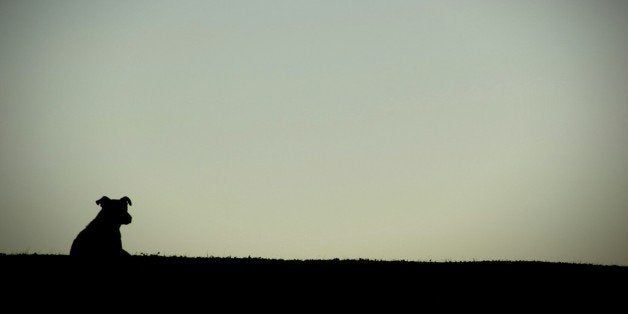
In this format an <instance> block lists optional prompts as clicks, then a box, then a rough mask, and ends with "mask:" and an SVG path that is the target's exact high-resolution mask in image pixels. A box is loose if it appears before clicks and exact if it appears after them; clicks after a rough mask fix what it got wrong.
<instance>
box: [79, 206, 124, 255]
mask: <svg viewBox="0 0 628 314" xmlns="http://www.w3.org/2000/svg"><path fill="white" fill-rule="evenodd" d="M96 204H97V205H100V207H102V208H101V210H100V212H98V215H96V218H94V220H92V221H91V222H90V223H89V224H88V225H87V226H86V227H85V229H83V230H82V231H81V232H79V234H78V235H77V236H76V238H75V239H74V241H73V242H72V247H71V249H70V255H72V256H89V257H116V256H128V255H129V253H127V252H126V251H125V250H123V249H122V235H121V234H120V226H121V225H128V224H130V223H131V220H132V217H131V215H129V213H128V206H129V205H131V199H130V198H128V197H127V196H124V197H122V198H121V199H119V200H112V199H110V198H108V197H107V196H103V197H102V198H100V199H99V200H97V201H96Z"/></svg>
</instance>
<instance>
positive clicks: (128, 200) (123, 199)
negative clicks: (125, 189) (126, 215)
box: [120, 196, 132, 206]
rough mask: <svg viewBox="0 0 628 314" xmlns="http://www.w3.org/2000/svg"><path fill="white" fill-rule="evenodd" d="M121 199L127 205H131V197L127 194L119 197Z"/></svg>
mask: <svg viewBox="0 0 628 314" xmlns="http://www.w3.org/2000/svg"><path fill="white" fill-rule="evenodd" d="M120 200H121V201H125V202H127V204H129V206H131V205H132V204H131V199H130V198H129V197H128V196H124V197H122V198H121V199H120Z"/></svg>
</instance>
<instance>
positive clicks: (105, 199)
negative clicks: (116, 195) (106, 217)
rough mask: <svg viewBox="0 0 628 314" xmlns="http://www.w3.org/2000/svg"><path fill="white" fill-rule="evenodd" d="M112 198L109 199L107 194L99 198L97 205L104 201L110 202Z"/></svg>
mask: <svg viewBox="0 0 628 314" xmlns="http://www.w3.org/2000/svg"><path fill="white" fill-rule="evenodd" d="M110 200H111V199H109V198H108V197H106V196H103V197H101V198H100V199H99V200H97V201H96V205H101V204H102V203H104V202H109V201H110Z"/></svg>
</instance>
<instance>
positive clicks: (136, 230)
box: [0, 0, 628, 265]
mask: <svg viewBox="0 0 628 314" xmlns="http://www.w3.org/2000/svg"><path fill="white" fill-rule="evenodd" d="M627 31H628V4H627V3H626V2H623V1H498V0H495V1H391V0H387V1H366V0H360V1H337V0H334V1H323V0H321V1H318V0H317V1H287V0H286V1H270V0H269V1H233V0H229V1H1V2H0V252H6V253H24V252H30V253H34V252H38V253H64V254H66V253H68V252H69V248H70V244H71V242H72V240H73V239H74V237H75V236H76V234H77V233H78V232H79V231H80V230H81V229H82V228H83V227H84V226H85V225H86V224H87V223H88V222H89V221H90V220H91V219H93V218H94V217H95V215H96V213H97V211H98V210H99V207H98V206H96V204H95V203H94V201H95V200H97V199H98V198H100V197H101V196H103V195H107V196H109V197H111V198H120V197H122V196H124V195H128V196H129V197H130V198H131V199H132V200H133V206H132V207H130V212H131V214H132V215H133V218H134V221H133V223H132V224H131V225H128V226H123V227H122V233H123V245H124V247H125V249H127V251H129V252H131V253H135V254H139V253H149V254H150V253H157V252H161V254H177V255H189V256H206V255H210V256H212V255H213V256H248V255H251V256H261V257H280V258H335V257H338V258H359V257H362V258H377V259H408V260H430V259H432V260H471V259H476V260H478V259H516V260H547V261H567V262H593V263H604V264H622V265H628V163H627V161H628V140H627V139H626V135H627V134H628V58H627V57H626V56H628V36H627V35H626V32H627Z"/></svg>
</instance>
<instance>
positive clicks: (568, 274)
mask: <svg viewBox="0 0 628 314" xmlns="http://www.w3.org/2000/svg"><path fill="white" fill-rule="evenodd" d="M0 269H2V276H3V278H5V280H6V279H9V278H12V280H18V281H19V280H27V279H35V280H36V279H41V278H49V279H53V280H54V279H63V280H78V281H83V280H87V278H92V279H95V280H114V279H115V280H121V281H129V282H133V281H135V282H137V281H138V280H141V282H143V283H146V282H152V281H156V282H159V281H160V282H164V281H174V282H181V283H185V282H196V281H202V280H208V281H212V282H222V283H223V284H227V283H233V282H235V281H258V280H272V281H273V282H285V283H303V282H304V281H306V282H310V283H318V282H327V281H333V282H345V283H350V284H360V283H365V284H367V285H368V284H369V283H373V282H378V283H393V282H394V283H399V282H402V283H412V282H417V283H418V282H421V283H429V284H435V285H439V284H443V283H455V282H458V283H476V284H477V283H486V282H490V283H495V284H508V283H512V282H519V283H539V282H543V283H547V284H552V283H556V284H568V283H573V284H580V283H583V282H588V281H597V280H600V281H601V280H617V281H619V282H622V283H626V281H625V279H626V278H628V267H625V266H603V265H592V264H572V263H550V262H529V261H479V262H408V261H376V260H338V259H333V260H276V259H263V258H217V257H208V258H190V257H166V256H154V255H152V256H131V257H127V258H119V259H101V260H96V259H80V258H75V257H70V256H67V255H37V254H33V255H25V254H18V255H6V254H0Z"/></svg>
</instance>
